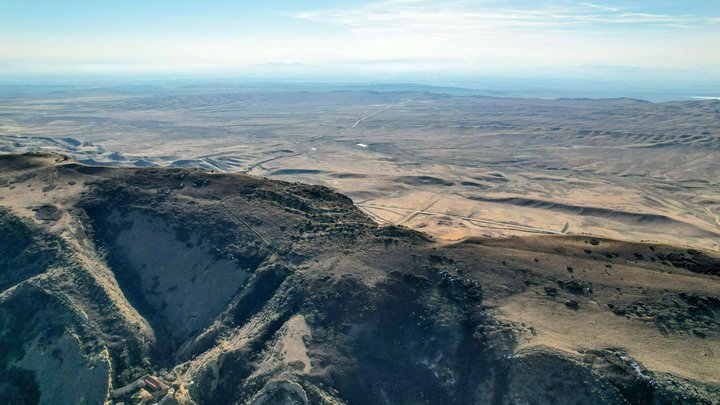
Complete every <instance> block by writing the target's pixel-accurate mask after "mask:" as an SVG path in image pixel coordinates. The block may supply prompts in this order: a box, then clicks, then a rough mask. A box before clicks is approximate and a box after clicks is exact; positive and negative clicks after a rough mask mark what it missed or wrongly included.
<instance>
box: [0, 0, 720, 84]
mask: <svg viewBox="0 0 720 405" xmlns="http://www.w3.org/2000/svg"><path fill="white" fill-rule="evenodd" d="M647 3H648V2H639V1H629V2H628V1H622V2H621V1H597V2H584V1H566V0H548V1H542V2H529V1H524V0H487V1H485V0H484V1H472V2H468V1H440V2H430V1H426V0H384V1H357V0H355V1H344V2H338V1H329V2H328V1H326V2H319V1H303V2H294V1H281V2H273V4H271V5H269V4H263V3H261V2H254V1H253V2H242V3H237V2H233V1H229V0H217V1H209V2H208V1H198V0H183V1H156V2H152V3H147V2H140V1H137V0H131V1H125V2H121V3H102V4H98V3H97V2H91V1H86V0H75V1H70V2H62V4H60V3H59V2H53V1H49V0H40V1H35V2H27V1H17V0H9V1H7V2H5V4H4V5H3V8H4V10H3V13H2V14H1V15H0V34H1V36H0V80H2V81H12V80H26V81H28V80H29V81H32V80H40V79H43V78H52V77H55V78H63V77H78V76H90V77H96V76H102V77H105V76H107V77H118V76H120V77H215V76H222V77H242V78H264V79H272V78H294V79H305V80H307V79H312V80H316V81H357V80H364V81H384V82H388V81H395V82H398V81H399V82H408V81H411V82H425V83H429V82H432V81H433V80H434V81H436V82H441V81H445V82H448V81H452V80H454V79H457V78H462V79H463V80H464V81H472V80H478V79H488V78H521V79H530V78H563V77H565V76H571V77H572V78H573V79H578V78H579V79H582V80H586V81H588V82H598V80H599V78H602V79H603V80H610V81H611V82H613V81H614V82H623V81H633V80H641V81H646V82H647V81H648V80H647V79H649V81H651V82H652V81H655V82H658V83H662V82H663V81H677V82H683V81H692V82H702V81H706V82H711V83H715V84H718V83H720V79H719V78H720V4H710V2H703V1H687V2H682V3H678V2H674V1H670V0H661V1H655V2H652V4H647ZM588 70H589V71H590V72H589V73H588V72H586V71H588ZM648 76H649V78H648Z"/></svg>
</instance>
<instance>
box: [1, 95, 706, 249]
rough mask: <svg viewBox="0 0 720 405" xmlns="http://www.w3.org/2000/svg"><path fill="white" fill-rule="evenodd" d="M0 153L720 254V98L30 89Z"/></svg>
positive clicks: (451, 233) (471, 228)
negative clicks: (300, 190) (251, 179)
mask: <svg viewBox="0 0 720 405" xmlns="http://www.w3.org/2000/svg"><path fill="white" fill-rule="evenodd" d="M0 108H2V110H3V111H4V113H3V114H2V115H0V151H5V152H14V151H19V152H22V151H32V150H51V151H60V152H63V153H67V154H69V155H71V156H73V158H75V159H77V160H79V161H81V162H85V163H88V164H102V165H113V166H152V165H162V166H195V167H203V168H205V169H207V170H214V171H227V172H244V173H250V174H255V175H260V176H265V177H269V178H277V179H282V180H288V181H301V182H307V183H311V184H322V185H327V186H330V187H332V188H334V189H336V190H339V191H341V192H343V193H345V194H347V195H349V196H350V197H351V198H353V200H354V201H355V203H356V204H357V205H358V207H360V208H361V209H362V210H363V211H365V212H366V213H367V214H369V215H371V216H372V217H373V218H375V219H376V220H377V221H378V222H379V223H385V224H387V223H394V224H401V225H404V226H408V227H411V228H414V229H418V230H422V231H424V232H427V233H430V234H431V235H434V236H436V237H438V238H441V239H445V240H460V239H463V238H465V237H468V236H506V235H515V234H517V235H520V234H528V233H538V232H540V233H558V232H565V233H571V234H594V235H600V236H607V237H612V238H616V239H625V240H634V241H641V240H655V241H659V242H668V243H674V244H686V245H692V246H697V247H702V248H708V249H713V250H718V249H720V246H719V245H718V243H719V242H718V240H720V219H718V217H719V216H720V198H719V197H718V195H720V187H719V186H718V183H717V178H718V176H717V173H720V163H719V162H720V160H719V159H717V156H718V153H720V133H719V132H718V128H720V125H718V123H720V101H717V100H698V101H685V102H669V103H659V104H653V103H648V102H643V101H639V100H630V99H612V100H585V99H561V100H539V99H503V98H487V97H479V96H449V95H443V94H435V93H430V92H426V91H389V92H375V91H357V90H348V91H286V92H282V91H279V90H278V89H277V88H274V89H272V90H264V91H263V90H259V89H242V88H240V89H237V88H232V87H229V88H227V89H225V88H222V87H209V88H202V87H188V88H184V87H172V86H165V87H159V86H158V87H152V86H149V87H132V86H128V87H109V88H92V89H89V88H63V87H59V88H51V89H44V88H32V89H26V88H22V87H19V88H17V89H15V91H13V92H9V93H8V95H6V96H5V97H0Z"/></svg>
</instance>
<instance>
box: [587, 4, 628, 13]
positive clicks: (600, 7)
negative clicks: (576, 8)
mask: <svg viewBox="0 0 720 405" xmlns="http://www.w3.org/2000/svg"><path fill="white" fill-rule="evenodd" d="M579 4H580V5H581V6H585V7H590V8H594V9H597V10H604V11H610V12H613V13H615V12H618V11H620V9H619V8H616V7H610V6H605V5H602V4H595V3H579Z"/></svg>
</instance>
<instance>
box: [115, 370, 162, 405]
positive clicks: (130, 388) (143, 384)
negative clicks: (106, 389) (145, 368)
mask: <svg viewBox="0 0 720 405" xmlns="http://www.w3.org/2000/svg"><path fill="white" fill-rule="evenodd" d="M169 390H170V387H169V386H168V384H166V383H165V382H164V381H162V380H161V379H160V378H158V377H155V376H152V375H149V374H145V375H144V376H142V377H140V378H139V379H137V380H136V381H135V382H132V383H130V384H128V385H126V386H124V387H122V388H118V389H116V390H113V391H112V393H111V396H112V398H113V399H114V400H119V399H121V398H126V399H129V400H130V401H131V402H129V403H131V404H138V405H144V404H146V403H148V402H150V401H156V400H160V399H161V398H163V397H164V396H165V395H166V394H167V393H168V391H169ZM127 397H129V398H127Z"/></svg>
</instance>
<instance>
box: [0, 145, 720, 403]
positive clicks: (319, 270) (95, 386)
mask: <svg viewBox="0 0 720 405" xmlns="http://www.w3.org/2000/svg"><path fill="white" fill-rule="evenodd" d="M0 168H1V169H2V170H0V204H1V205H2V207H3V208H2V210H0V231H2V232H0V291H1V292H0V349H1V350H0V371H2V372H0V402H3V403H5V402H7V403H30V404H32V403H88V404H95V403H105V402H106V401H113V402H120V401H124V402H132V401H134V400H135V399H133V398H132V395H133V394H137V393H138V392H140V391H142V390H144V392H145V393H146V394H147V395H152V394H157V393H158V392H162V393H161V394H157V397H155V398H154V399H152V401H158V402H160V401H165V402H163V403H188V404H189V403H197V404H217V403H253V404H275V403H313V404H315V403H320V404H322V403H327V404H344V403H347V404H367V403H381V404H383V403H384V404H418V403H428V404H431V403H457V404H470V403H475V404H485V403H488V404H489V403H493V404H505V403H568V404H570V403H578V402H580V403H620V402H624V401H627V402H629V403H673V402H677V401H680V400H684V401H689V402H696V403H703V402H706V403H712V398H714V397H716V395H717V394H718V391H717V390H718V384H720V382H719V381H718V378H717V375H718V374H715V372H716V371H718V370H717V362H713V360H712V358H703V357H695V359H694V363H697V364H695V365H693V364H692V363H693V356H702V353H714V352H713V351H712V350H713V349H718V351H716V352H720V347H719V342H720V328H718V310H719V309H720V305H719V304H718V303H719V302H720V300H718V296H720V283H719V282H718V279H717V275H715V274H714V273H713V271H714V270H713V268H714V267H713V266H715V264H717V263H718V262H717V257H716V256H714V255H713V254H711V253H708V252H699V251H692V252H687V251H684V250H682V249H679V248H674V247H668V246H660V245H658V246H655V245H652V246H651V245H638V244H630V243H626V242H616V241H609V240H597V239H593V238H589V237H582V236H579V237H564V238H552V237H546V238H534V239H522V238H519V239H509V240H501V241H496V240H469V241H466V242H464V243H459V244H454V245H446V244H439V243H437V242H435V241H433V240H431V239H429V238H428V237H427V236H425V235H423V234H420V233H417V232H414V231H410V230H407V229H404V228H398V227H380V226H378V225H377V224H375V223H374V222H372V221H371V220H370V219H369V218H368V217H367V216H365V215H364V214H363V213H361V212H360V211H359V210H357V209H356V208H355V207H354V206H353V204H352V201H350V200H349V199H348V198H347V197H345V196H343V195H340V194H337V193H335V192H332V191H331V190H329V189H327V188H324V187H317V186H307V185H301V184H291V183H284V182H276V181H268V180H264V179H260V178H255V177H250V176H242V175H225V174H214V173H208V172H204V171H200V170H190V171H187V170H181V169H155V168H147V169H107V168H94V167H88V166H83V165H78V164H76V163H73V162H70V161H64V160H62V158H60V157H58V156H54V155H28V156H3V157H0ZM650 248H651V249H650ZM640 251H642V252H643V253H640ZM641 256H642V257H641ZM680 258H683V259H684V260H680ZM690 262H692V263H694V264H693V265H692V266H688V265H687V263H690ZM690 267H692V268H690ZM679 294H684V295H679ZM673 297H674V298H673ZM673 300H674V301H675V303H673ZM530 313H532V314H534V315H533V316H532V317H528V316H525V315H526V314H530ZM588 325H590V326H591V328H592V329H588V328H590V326H588ZM618 328H620V329H618ZM683 328H684V329H683ZM610 329H612V330H617V331H618V333H620V334H621V335H624V337H625V338H626V339H625V340H626V341H627V344H626V345H624V346H623V345H621V344H615V343H617V342H619V340H618V339H617V336H615V335H611V334H608V333H605V332H604V330H610ZM593 337H594V338H593ZM593 339H594V340H593ZM613 339H615V340H613ZM663 339H664V340H663ZM688 340H690V342H691V343H692V348H689V347H679V348H678V349H677V350H676V351H675V353H674V355H673V357H672V358H669V356H666V355H663V353H661V352H662V351H663V350H664V348H666V347H668V346H672V345H677V343H678V342H687V341H688ZM644 342H651V344H655V345H657V347H656V348H655V349H653V348H647V349H645V350H643V348H642V347H639V344H644ZM645 345H646V344H645ZM646 346H647V345H646ZM686 346H687V344H686ZM698 353H700V354H698ZM145 375H149V376H151V380H148V381H151V382H150V383H145V382H142V381H144V380H143V378H144V377H143V376H145ZM152 378H157V379H158V381H160V382H161V385H162V384H166V385H167V387H169V389H168V390H161V389H158V390H157V391H152V389H151V388H150V387H152V386H153V384H155V383H152V381H154V380H152ZM137 381H140V383H138V382H137ZM143 384H144V385H143ZM148 384H149V385H148ZM124 386H127V387H128V388H127V389H125V390H120V391H118V388H121V387H124ZM143 386H144V387H145V388H142V387H143ZM137 398H138V397H136V399H137ZM172 401H174V402H172Z"/></svg>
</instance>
